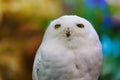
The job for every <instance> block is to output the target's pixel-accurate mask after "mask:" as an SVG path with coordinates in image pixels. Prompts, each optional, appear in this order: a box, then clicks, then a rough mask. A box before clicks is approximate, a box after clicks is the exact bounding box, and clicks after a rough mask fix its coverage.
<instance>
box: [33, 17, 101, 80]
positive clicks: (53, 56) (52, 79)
mask: <svg viewBox="0 0 120 80" xmlns="http://www.w3.org/2000/svg"><path fill="white" fill-rule="evenodd" d="M101 65H102V50H101V43H100V41H99V37H98V35H97V33H96V31H95V29H94V28H93V26H92V25H91V23H90V22H89V21H87V20H86V19H84V18H81V17H78V16H75V15H65V16H62V17H60V18H58V19H55V20H54V21H52V22H51V23H50V25H49V26H48V28H47V30H46V32H45V35H44V37H43V41H42V43H41V46H40V47H39V49H38V51H37V54H36V56H35V60H34V64H33V80H98V77H99V74H100V69H101Z"/></svg>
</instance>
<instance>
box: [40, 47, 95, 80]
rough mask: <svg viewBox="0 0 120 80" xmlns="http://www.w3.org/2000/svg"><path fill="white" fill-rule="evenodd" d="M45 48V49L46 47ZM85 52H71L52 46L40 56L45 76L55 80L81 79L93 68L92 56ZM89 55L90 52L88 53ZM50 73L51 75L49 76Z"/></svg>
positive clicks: (78, 50)
mask: <svg viewBox="0 0 120 80" xmlns="http://www.w3.org/2000/svg"><path fill="white" fill-rule="evenodd" d="M46 48H47V47H46ZM86 52H87V51H86V50H82V49H81V50H80V49H76V50H71V49H67V48H64V47H61V46H52V45H51V47H49V49H48V48H47V51H46V52H45V53H44V54H42V59H43V66H44V69H45V74H46V75H48V76H49V77H51V78H56V80H64V79H65V80H67V79H71V80H72V78H76V80H77V78H78V79H79V78H82V77H84V75H85V74H87V73H88V70H91V68H90V69H88V66H89V67H93V66H91V65H93V64H92V56H90V55H89V54H88V53H86ZM89 53H90V52H89ZM51 73H52V74H51Z"/></svg>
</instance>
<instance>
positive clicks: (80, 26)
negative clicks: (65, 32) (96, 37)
mask: <svg viewBox="0 0 120 80" xmlns="http://www.w3.org/2000/svg"><path fill="white" fill-rule="evenodd" d="M76 26H77V27H79V28H84V24H76Z"/></svg>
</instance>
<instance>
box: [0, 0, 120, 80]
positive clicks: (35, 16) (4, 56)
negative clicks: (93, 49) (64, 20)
mask: <svg viewBox="0 0 120 80" xmlns="http://www.w3.org/2000/svg"><path fill="white" fill-rule="evenodd" d="M65 14H73V15H78V16H82V17H84V18H86V19H88V20H89V21H90V22H91V23H92V24H93V25H94V27H95V29H96V31H97V33H98V34H99V37H100V40H101V43H102V46H103V56H104V57H103V67H102V70H101V75H100V78H99V80H120V0H0V80H32V76H31V74H32V65H33V60H34V56H35V54H36V50H37V49H38V47H39V45H40V43H41V40H42V37H43V34H44V32H45V29H46V27H47V25H48V24H49V22H51V20H53V19H55V18H58V17H60V16H62V15H65Z"/></svg>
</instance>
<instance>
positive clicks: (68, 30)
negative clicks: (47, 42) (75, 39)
mask: <svg viewBox="0 0 120 80" xmlns="http://www.w3.org/2000/svg"><path fill="white" fill-rule="evenodd" d="M70 35H71V33H70V29H69V28H67V29H66V36H67V37H70Z"/></svg>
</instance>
